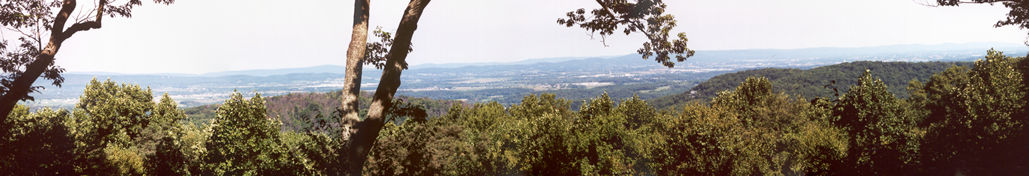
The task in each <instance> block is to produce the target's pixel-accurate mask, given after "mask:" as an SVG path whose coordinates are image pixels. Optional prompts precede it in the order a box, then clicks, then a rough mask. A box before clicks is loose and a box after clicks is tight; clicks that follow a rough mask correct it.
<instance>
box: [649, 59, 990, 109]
mask: <svg viewBox="0 0 1029 176" xmlns="http://www.w3.org/2000/svg"><path fill="white" fill-rule="evenodd" d="M971 64H972V63H971V62H878V61H859V62H848V63H841V64H836V65H829V66H822V67H817V68H813V69H807V70H804V69H784V68H764V69H755V70H747V71H740V72H736V73H728V74H723V75H718V76H715V77H712V78H711V79H708V80H707V81H704V82H702V83H700V84H698V85H697V86H695V87H693V88H692V89H690V90H689V91H686V92H683V93H681V94H675V95H670V96H665V97H660V98H655V99H653V100H650V103H651V104H652V105H654V106H656V107H673V106H675V107H679V106H682V105H685V104H686V103H688V102H690V101H707V100H709V99H711V98H713V97H715V96H717V94H718V92H721V91H724V90H729V89H732V88H734V87H736V85H738V84H739V83H740V82H743V80H746V79H747V78H749V77H765V78H768V80H769V81H771V82H772V83H773V84H774V85H775V86H774V87H772V90H774V91H776V92H785V93H786V94H789V95H799V96H800V97H804V98H808V99H810V98H817V97H829V98H831V97H835V96H836V95H837V94H838V93H843V92H846V91H847V90H848V89H849V87H848V86H849V85H854V84H856V83H857V81H858V77H859V76H860V75H861V74H862V73H864V72H865V70H868V71H871V73H872V74H873V75H876V77H879V78H880V79H882V80H883V82H884V83H885V84H886V85H887V86H889V87H890V88H889V91H890V93H893V94H895V95H897V96H898V97H902V98H903V97H908V96H909V94H908V91H907V85H908V83H909V82H911V81H913V80H917V81H922V82H925V81H926V80H927V79H928V78H929V77H930V76H932V75H933V74H935V73H938V72H942V71H943V70H945V69H947V68H949V67H951V66H955V65H957V66H970V65H971Z"/></svg>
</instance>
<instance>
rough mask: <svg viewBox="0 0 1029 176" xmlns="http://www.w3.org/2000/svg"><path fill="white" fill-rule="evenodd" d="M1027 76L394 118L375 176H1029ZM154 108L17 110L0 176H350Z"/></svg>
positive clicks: (372, 169) (278, 138) (322, 131)
mask: <svg viewBox="0 0 1029 176" xmlns="http://www.w3.org/2000/svg"><path fill="white" fill-rule="evenodd" d="M866 69H868V68H866ZM860 70H865V69H860ZM868 70H874V68H871V69H868ZM1026 73H1029V61H1027V60H1026V59H1024V58H1009V57H1006V56H1004V55H1003V54H1001V53H999V52H995V51H993V50H991V51H989V52H988V54H987V56H986V58H985V60H980V61H976V62H974V63H972V65H970V66H949V67H947V68H946V69H945V70H943V71H941V72H938V73H935V74H932V75H931V76H930V77H928V78H927V79H925V81H911V82H910V83H909V84H907V85H904V87H905V88H907V89H906V92H907V95H908V96H906V97H902V96H898V95H897V94H895V93H892V92H891V90H893V86H891V85H889V84H887V82H885V81H883V79H880V78H879V77H880V76H878V73H877V72H874V71H871V72H863V73H860V74H858V75H854V76H855V78H854V80H855V81H854V82H853V83H852V84H845V83H847V82H837V84H836V86H838V87H845V89H842V90H839V96H831V97H826V96H819V97H817V98H814V99H806V98H802V97H799V96H794V95H791V94H788V93H785V91H784V90H776V84H775V83H774V82H773V81H771V80H773V79H770V78H766V77H749V78H746V79H743V80H741V81H740V84H738V85H737V86H734V87H733V88H730V89H727V90H725V91H721V92H720V93H717V94H716V95H715V96H713V97H712V98H710V99H707V101H706V102H707V103H702V102H694V103H688V104H686V105H682V106H681V107H682V109H680V110H671V109H657V108H654V107H652V106H650V105H649V103H648V102H646V101H644V100H642V99H640V98H639V97H632V98H627V99H623V100H615V99H612V98H610V96H609V95H607V94H601V95H600V96H598V97H596V98H594V99H591V100H589V101H587V102H585V103H584V104H583V105H581V106H579V110H573V109H572V107H571V102H570V101H568V100H565V99H560V98H557V97H555V96H554V95H552V94H543V95H530V96H526V97H524V98H523V99H522V101H521V103H517V104H514V105H511V106H505V105H502V104H500V103H496V102H493V103H477V104H472V105H461V104H451V107H450V108H449V109H448V110H447V112H446V113H443V114H442V115H440V116H435V117H431V118H425V117H427V116H429V115H428V114H429V113H428V112H429V111H426V110H425V109H424V108H422V107H420V106H418V105H410V104H409V103H401V102H397V103H396V104H398V106H394V107H392V109H391V110H390V116H391V117H390V119H393V120H392V121H393V122H394V123H387V124H386V126H385V127H384V128H383V130H382V131H381V132H380V135H379V137H378V139H377V142H376V143H375V145H374V148H372V150H371V154H370V156H369V158H368V160H367V164H366V165H365V166H364V173H365V174H369V175H957V174H961V175H1017V174H1020V173H1027V172H1029V157H1025V156H1029V127H1027V124H1029V105H1027V103H1026V102H1029V96H1027V93H1029V87H1027V86H1026V83H1027V81H1029V79H1026V75H1029V74H1026ZM150 93H151V92H150V90H149V89H142V88H140V86H135V85H125V84H122V85H118V84H116V83H114V82H112V81H104V82H100V81H95V80H94V81H92V82H91V83H90V85H89V86H87V88H86V90H85V92H84V94H83V95H82V98H80V100H79V103H78V105H76V107H75V109H73V110H71V111H67V110H51V109H42V110H39V111H36V112H29V110H28V108H26V107H24V106H21V107H19V109H18V110H17V111H15V112H14V113H12V114H11V118H8V119H9V120H7V121H4V122H3V123H2V124H0V125H2V126H0V149H3V150H0V168H2V169H0V172H3V173H0V174H2V175H339V174H341V173H340V172H341V170H343V167H342V166H344V165H345V164H346V163H344V162H343V161H344V160H343V158H346V157H347V156H345V155H342V154H341V153H342V152H340V148H341V146H342V145H343V144H345V143H346V141H342V140H341V139H342V138H341V137H339V135H340V134H339V132H338V131H339V129H338V126H334V125H331V124H325V123H313V124H315V125H300V126H294V127H289V128H286V127H285V126H286V125H285V123H284V120H283V119H284V118H287V117H289V116H281V115H273V116H269V115H268V114H269V112H270V110H269V108H270V107H272V106H270V105H268V102H270V100H268V99H265V98H263V97H261V96H260V95H255V96H254V97H253V98H249V99H248V98H244V96H243V95H242V94H239V93H234V94H233V95H232V97H231V98H230V99H228V100H226V101H225V102H224V103H222V104H220V105H218V107H217V108H216V109H215V110H214V111H215V113H214V114H215V115H214V117H213V118H212V119H210V120H208V121H209V123H191V122H192V121H191V120H189V119H187V118H186V115H185V113H184V111H183V110H181V109H178V108H177V106H176V105H175V103H174V101H171V99H170V98H169V97H168V96H164V97H162V98H161V100H160V101H157V102H156V103H155V101H153V99H152V96H149V95H151V94H150ZM295 98H297V99H304V98H305V97H304V96H302V94H301V95H297V96H295ZM286 99H290V98H286ZM310 101H312V102H313V103H319V102H317V101H321V100H314V99H311V100H310ZM324 101H333V100H332V99H324ZM291 102H295V101H291ZM295 107H301V109H302V107H304V106H303V105H300V106H292V107H289V106H286V108H284V109H289V108H294V109H295ZM279 112H287V114H288V110H287V111H279ZM293 112H298V111H293ZM312 112H313V111H312ZM318 112H321V111H318ZM307 114H317V115H315V116H318V115H322V114H324V113H307ZM405 119H407V120H405Z"/></svg>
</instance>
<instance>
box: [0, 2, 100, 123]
mask: <svg viewBox="0 0 1029 176" xmlns="http://www.w3.org/2000/svg"><path fill="white" fill-rule="evenodd" d="M106 4H107V1H106V0H101V1H100V8H98V10H97V13H98V14H97V17H96V18H97V19H96V21H91V22H84V23H76V24H75V25H72V27H71V28H68V31H67V32H65V31H64V25H65V24H64V23H65V22H67V21H68V18H69V17H70V16H71V13H72V11H75V6H76V2H75V0H64V1H63V2H62V3H61V11H59V12H58V13H57V17H56V18H54V24H53V28H52V30H51V32H50V40H48V42H49V43H47V45H46V48H42V49H43V51H41V52H40V54H39V55H38V56H36V60H34V61H32V63H29V65H27V66H25V72H22V73H21V75H18V77H17V78H15V79H14V84H13V86H12V87H11V88H10V89H9V90H7V92H6V93H5V94H4V96H3V97H2V98H0V117H3V118H0V123H3V122H6V121H7V116H8V115H10V113H11V111H12V110H14V106H15V105H17V104H18V101H21V99H22V98H23V97H25V96H27V95H28V94H29V91H30V90H32V84H33V83H35V82H36V78H39V76H40V75H42V74H43V72H44V71H46V69H47V68H49V67H50V65H52V64H53V63H54V56H56V55H57V51H58V50H60V49H61V44H62V43H64V40H65V39H67V38H68V37H71V35H72V34H75V32H78V31H84V30H89V29H96V28H100V19H101V17H102V16H103V14H102V12H103V6H104V5H106Z"/></svg>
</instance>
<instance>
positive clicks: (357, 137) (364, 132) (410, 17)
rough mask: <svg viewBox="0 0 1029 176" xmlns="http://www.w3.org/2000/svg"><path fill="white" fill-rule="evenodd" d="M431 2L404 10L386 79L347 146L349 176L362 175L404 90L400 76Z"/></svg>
mask: <svg viewBox="0 0 1029 176" xmlns="http://www.w3.org/2000/svg"><path fill="white" fill-rule="evenodd" d="M429 1H430V0H411V2H410V3H409V4H408V5H407V9H405V10H404V17H403V19H401V21H400V25H399V26H398V27H397V32H396V34H397V36H396V38H394V40H393V46H392V47H391V48H390V49H389V54H387V56H386V57H387V59H386V67H385V68H383V71H382V77H381V78H380V79H379V80H380V81H379V87H378V88H376V89H375V95H374V96H373V98H372V104H371V107H370V108H368V116H367V118H365V120H363V121H361V122H360V123H358V124H357V128H356V132H355V133H354V135H353V136H351V137H350V140H349V142H348V143H347V146H346V149H345V150H346V151H345V152H346V154H347V165H348V166H347V167H348V168H347V170H348V174H349V175H361V169H362V168H363V166H364V162H365V161H366V160H367V157H368V152H369V151H370V150H371V148H372V146H375V140H376V138H377V137H378V136H379V130H382V126H383V124H384V121H383V120H384V119H385V116H386V110H387V109H388V108H389V107H390V106H392V101H393V94H394V93H396V92H397V88H399V87H400V74H401V72H402V71H403V67H404V66H403V65H404V64H405V63H406V61H405V59H407V54H408V53H407V52H408V50H409V49H410V48H411V38H412V37H413V35H414V31H415V29H417V28H418V20H419V19H420V18H421V16H422V11H423V10H425V6H426V5H428V4H429Z"/></svg>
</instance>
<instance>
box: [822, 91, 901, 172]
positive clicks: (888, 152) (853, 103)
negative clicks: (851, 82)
mask: <svg viewBox="0 0 1029 176" xmlns="http://www.w3.org/2000/svg"><path fill="white" fill-rule="evenodd" d="M838 101H839V102H838V104H837V105H836V109H835V110H834V112H833V114H834V116H836V118H837V119H835V122H834V123H835V124H836V125H837V126H839V127H841V128H843V129H844V131H846V133H847V136H848V137H849V142H848V143H849V147H848V150H847V152H846V157H845V158H844V160H843V161H842V164H844V165H845V166H844V167H842V168H845V169H846V170H836V171H833V172H837V173H854V174H858V175H883V174H886V175H891V174H904V173H910V172H912V171H913V170H912V169H914V168H911V166H916V165H917V162H918V160H916V159H917V153H916V152H917V149H918V140H919V139H918V136H919V135H918V130H917V128H915V123H914V120H913V119H910V118H908V117H905V116H904V115H905V112H904V109H902V108H903V107H902V106H901V104H900V102H899V101H900V100H899V99H897V98H896V97H894V95H893V94H891V93H889V92H888V91H887V88H886V85H885V84H884V83H883V82H882V80H879V79H876V78H873V77H872V75H871V74H870V73H869V72H865V74H864V75H863V76H861V79H859V80H858V85H855V86H853V87H851V88H850V90H849V91H847V93H846V94H844V95H842V96H841V97H840V98H839V100H838Z"/></svg>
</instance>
